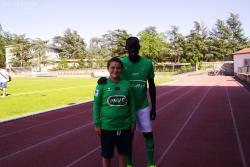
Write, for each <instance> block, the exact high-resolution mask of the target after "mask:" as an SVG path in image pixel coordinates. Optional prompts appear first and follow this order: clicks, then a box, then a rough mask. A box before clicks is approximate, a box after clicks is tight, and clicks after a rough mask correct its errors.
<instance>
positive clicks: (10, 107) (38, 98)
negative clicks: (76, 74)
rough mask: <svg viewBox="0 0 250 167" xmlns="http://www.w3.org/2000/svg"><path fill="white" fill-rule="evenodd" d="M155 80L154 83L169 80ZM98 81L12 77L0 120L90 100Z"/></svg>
mask: <svg viewBox="0 0 250 167" xmlns="http://www.w3.org/2000/svg"><path fill="white" fill-rule="evenodd" d="M172 80H173V79H170V78H166V77H164V78H162V77H161V78H156V79H155V82H156V84H160V83H165V82H169V81H172ZM96 82H97V78H54V77H51V78H50V77H45V78H13V80H12V81H11V82H9V83H8V89H7V92H8V96H6V97H4V98H0V121H2V120H6V119H10V118H15V117H18V116H23V115H27V114H32V113H36V112H40V111H43V110H49V109H52V108H57V107H62V106H67V105H72V104H76V103H81V102H84V101H88V100H92V99H93V92H94V89H95V87H96Z"/></svg>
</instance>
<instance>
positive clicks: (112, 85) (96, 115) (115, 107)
mask: <svg viewBox="0 0 250 167" xmlns="http://www.w3.org/2000/svg"><path fill="white" fill-rule="evenodd" d="M93 119H94V126H95V127H101V128H102V129H105V130H124V129H129V128H130V127H131V125H132V124H133V123H135V121H136V120H135V103H134V97H133V91H132V89H131V87H130V83H129V82H128V81H126V80H123V79H122V80H120V81H119V82H112V81H111V80H110V79H108V80H107V83H106V84H104V85H101V84H100V85H97V86H96V90H95V95H94V108H93Z"/></svg>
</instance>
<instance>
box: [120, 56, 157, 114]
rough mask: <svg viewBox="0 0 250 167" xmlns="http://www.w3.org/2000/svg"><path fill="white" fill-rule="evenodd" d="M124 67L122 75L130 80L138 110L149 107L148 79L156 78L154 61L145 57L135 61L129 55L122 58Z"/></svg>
mask: <svg viewBox="0 0 250 167" xmlns="http://www.w3.org/2000/svg"><path fill="white" fill-rule="evenodd" d="M121 61H122V63H123V65H124V68H123V71H122V75H121V77H122V78H123V79H125V80H128V81H129V82H130V84H131V87H132V89H133V93H134V97H135V108H136V110H139V109H142V108H145V107H147V106H148V105H149V104H148V99H147V80H148V79H149V78H152V79H153V78H154V76H155V75H154V68H153V64H152V61H151V60H150V59H147V58H145V57H142V56H141V57H140V60H139V61H138V62H136V63H133V62H131V61H130V60H129V58H128V57H124V58H122V59H121Z"/></svg>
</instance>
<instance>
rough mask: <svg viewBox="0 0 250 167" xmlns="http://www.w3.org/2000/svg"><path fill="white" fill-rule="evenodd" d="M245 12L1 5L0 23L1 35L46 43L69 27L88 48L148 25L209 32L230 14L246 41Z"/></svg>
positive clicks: (224, 6) (173, 6) (106, 3)
mask: <svg viewBox="0 0 250 167" xmlns="http://www.w3.org/2000/svg"><path fill="white" fill-rule="evenodd" d="M249 7H250V0H0V24H1V25H2V28H3V29H4V31H8V32H11V33H16V34H18V35H21V34H26V37H28V38H32V39H35V38H41V39H43V40H50V41H51V39H52V38H53V37H54V36H57V35H63V33H64V31H65V30H66V29H67V28H70V29H72V30H76V31H77V32H78V34H80V35H81V37H83V38H84V40H85V42H86V43H89V40H90V39H91V38H93V37H101V36H102V35H103V34H105V33H107V32H108V31H110V30H111V31H113V30H116V29H125V30H127V31H128V33H130V34H132V35H133V36H136V35H137V34H138V32H140V31H143V30H144V29H145V28H147V27H149V26H154V27H156V28H157V31H158V32H167V31H168V30H170V27H171V26H173V25H174V26H178V27H179V32H181V33H182V34H183V35H187V34H188V33H189V32H190V30H191V29H192V28H193V27H194V21H198V22H201V23H203V24H204V25H205V26H207V27H208V29H209V30H211V29H212V28H213V27H214V25H215V23H216V20H217V19H221V20H224V21H225V20H226V19H228V17H229V16H230V13H234V14H239V16H240V21H241V23H242V28H243V29H244V34H245V36H247V37H250V10H249Z"/></svg>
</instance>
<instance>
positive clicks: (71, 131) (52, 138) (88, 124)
mask: <svg viewBox="0 0 250 167" xmlns="http://www.w3.org/2000/svg"><path fill="white" fill-rule="evenodd" d="M92 124H93V122H89V123H87V124H85V125H83V126H80V127H78V128H74V129H71V130H69V131H67V132H64V133H62V134H60V135H57V136H55V137H51V138H49V139H46V140H44V141H42V142H39V143H37V144H33V145H31V146H29V147H25V148H24V149H21V150H19V151H16V152H14V153H11V154H8V155H6V156H3V157H1V158H0V161H2V160H5V159H7V158H10V157H13V156H15V155H17V154H20V153H22V152H25V151H27V150H30V149H32V148H35V147H38V146H40V145H42V144H45V143H48V142H51V141H53V140H56V139H58V138H60V137H64V136H66V135H68V134H70V133H73V132H75V131H78V130H81V129H83V128H86V127H88V126H90V125H92Z"/></svg>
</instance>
